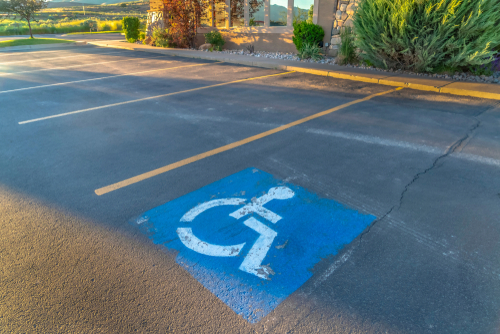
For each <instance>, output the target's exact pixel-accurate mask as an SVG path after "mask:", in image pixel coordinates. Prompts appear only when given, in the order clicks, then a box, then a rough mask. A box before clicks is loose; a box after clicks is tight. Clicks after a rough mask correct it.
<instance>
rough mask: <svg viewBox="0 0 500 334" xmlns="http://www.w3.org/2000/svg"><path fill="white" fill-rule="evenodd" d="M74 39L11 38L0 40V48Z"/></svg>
mask: <svg viewBox="0 0 500 334" xmlns="http://www.w3.org/2000/svg"><path fill="white" fill-rule="evenodd" d="M74 42H75V41H69V40H66V39H58V38H26V39H24V38H23V39H12V40H9V41H3V42H0V48H5V47H8V46H19V45H36V44H54V43H74Z"/></svg>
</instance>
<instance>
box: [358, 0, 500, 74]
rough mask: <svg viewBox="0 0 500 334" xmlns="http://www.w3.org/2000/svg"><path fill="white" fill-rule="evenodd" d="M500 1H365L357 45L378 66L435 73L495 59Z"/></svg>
mask: <svg viewBox="0 0 500 334" xmlns="http://www.w3.org/2000/svg"><path fill="white" fill-rule="evenodd" d="M498 13H500V1H498V0H363V1H361V2H360V6H359V8H358V9H357V10H356V13H355V14H354V26H355V31H356V45H357V47H359V48H360V49H361V51H362V53H361V56H362V57H363V59H365V60H369V61H370V62H371V63H373V64H374V65H375V66H376V67H381V68H386V69H387V68H394V69H403V70H413V71H417V72H423V71H428V72H433V71H436V69H438V68H440V67H441V68H443V67H444V68H457V67H469V66H479V65H483V64H487V63H490V62H491V61H492V59H493V58H492V56H493V54H494V51H493V50H492V48H493V47H495V46H497V45H500V34H499V33H498V31H499V30H498V29H499V28H498V22H499V19H498V15H499V14H498Z"/></svg>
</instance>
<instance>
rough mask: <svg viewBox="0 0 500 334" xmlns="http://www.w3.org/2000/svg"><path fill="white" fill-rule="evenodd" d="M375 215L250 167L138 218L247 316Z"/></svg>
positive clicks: (262, 312)
mask: <svg viewBox="0 0 500 334" xmlns="http://www.w3.org/2000/svg"><path fill="white" fill-rule="evenodd" d="M374 219H375V217H374V216H371V215H366V214H362V213H359V212H357V211H355V210H353V209H350V208H347V207H346V206H344V205H342V204H340V203H338V202H336V201H333V200H328V199H324V198H319V197H318V196H317V195H315V194H313V193H311V192H309V191H307V190H306V189H304V188H301V187H298V186H295V185H292V184H289V183H286V182H283V181H280V180H277V179H275V178H274V177H273V176H272V175H270V174H268V173H266V172H263V171H261V170H258V169H255V168H248V169H245V170H243V171H241V172H239V173H236V174H233V175H230V176H228V177H226V178H224V179H222V180H220V181H217V182H214V183H212V184H209V185H207V186H205V187H203V188H201V189H198V190H196V191H193V192H192V193H189V194H187V195H185V196H182V197H180V198H177V199H175V200H173V201H170V202H168V203H165V204H163V205H161V206H159V207H157V208H154V209H152V210H149V211H147V212H146V213H144V214H142V215H141V216H140V217H139V218H137V219H135V220H134V223H135V224H137V225H138V226H139V228H140V229H141V230H142V231H143V232H144V233H146V234H147V235H148V236H149V238H150V239H151V240H152V241H153V242H154V243H155V244H161V245H164V246H165V247H166V248H168V249H173V250H177V251H178V254H177V257H176V261H177V263H178V264H180V265H181V266H183V267H184V268H185V269H186V270H187V271H188V272H189V273H190V274H191V275H192V276H193V277H194V278H196V279H197V280H198V281H199V282H200V283H201V284H203V286H204V287H205V288H207V289H208V290H210V291H211V292H212V293H213V294H214V295H216V296H217V297H218V298H219V299H221V300H222V301H223V302H224V303H225V304H226V305H228V306H229V307H230V308H231V309H233V310H234V312H236V313H237V314H239V315H241V316H242V317H243V318H245V319H246V320H247V321H249V322H251V323H255V322H257V321H259V320H260V319H262V318H263V317H264V316H266V315H267V314H268V313H269V312H271V311H272V310H274V309H275V308H276V307H277V306H278V305H279V304H280V303H281V302H282V301H283V300H285V299H286V298H287V297H288V296H289V295H290V294H291V293H293V292H294V291H295V290H297V289H298V288H299V287H300V286H301V285H302V284H304V283H305V282H306V281H307V280H308V279H309V278H310V277H311V276H312V272H311V269H312V268H313V267H314V265H315V264H316V263H318V262H319V261H320V260H321V259H322V258H324V257H327V256H329V255H335V254H337V253H338V252H339V251H340V250H341V249H342V248H343V247H344V246H345V245H347V244H349V243H350V242H351V241H353V240H354V239H355V238H356V237H357V236H358V235H359V234H360V233H361V232H362V231H363V230H364V229H365V228H366V227H367V226H368V225H369V224H370V223H371V222H372V221H373V220H374Z"/></svg>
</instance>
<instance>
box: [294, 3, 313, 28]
mask: <svg viewBox="0 0 500 334" xmlns="http://www.w3.org/2000/svg"><path fill="white" fill-rule="evenodd" d="M313 8H314V0H295V1H294V7H293V22H301V21H309V22H311V23H312V22H313Z"/></svg>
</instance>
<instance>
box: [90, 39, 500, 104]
mask: <svg viewBox="0 0 500 334" xmlns="http://www.w3.org/2000/svg"><path fill="white" fill-rule="evenodd" d="M88 44H93V45H98V46H107V47H114V48H120V49H127V50H133V51H144V52H153V53H161V54H166V55H169V56H176V57H184V58H192V59H205V60H215V61H223V62H226V63H232V64H240V65H246V66H256V67H263V68H272V69H276V70H282V71H295V72H300V73H308V74H313V75H321V76H325V77H331V78H337V79H345V80H352V81H361V82H368V83H375V84H380V85H385V86H392V87H404V88H409V89H414V90H421V91H428V92H436V93H444V94H451V95H459V96H472V97H479V98H484V99H491V100H500V85H498V84H487V83H474V82H464V81H453V80H443V79H432V78H421V77H413V76H403V75H396V74H393V73H386V72H375V73H373V72H372V71H369V70H366V71H362V70H359V71H350V70H347V69H346V70H343V71H335V70H324V69H313V68H307V67H301V66H296V65H295V66H291V65H284V64H271V63H269V62H263V61H258V60H256V61H248V60H243V59H241V60H238V59H235V58H226V57H224V56H221V57H214V56H211V55H209V54H207V55H201V54H193V55H189V54H186V51H187V50H186V51H185V50H183V51H181V52H178V51H175V50H168V49H158V48H156V47H149V48H146V46H141V47H140V48H139V47H133V46H131V47H128V48H127V47H122V46H117V45H113V44H105V43H102V42H101V43H90V42H89V43H88ZM155 49H156V50H155Z"/></svg>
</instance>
